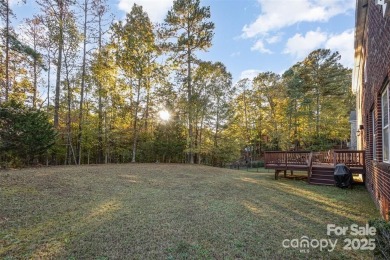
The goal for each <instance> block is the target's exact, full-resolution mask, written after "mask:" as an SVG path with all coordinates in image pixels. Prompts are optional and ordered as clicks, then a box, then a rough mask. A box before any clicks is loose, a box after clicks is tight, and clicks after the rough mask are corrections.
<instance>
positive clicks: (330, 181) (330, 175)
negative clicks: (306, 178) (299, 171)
mask: <svg viewBox="0 0 390 260" xmlns="http://www.w3.org/2000/svg"><path fill="white" fill-rule="evenodd" d="M310 184H315V185H328V186H334V185H335V181H334V167H313V168H312V173H311V177H310Z"/></svg>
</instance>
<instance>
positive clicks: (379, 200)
mask: <svg viewBox="0 0 390 260" xmlns="http://www.w3.org/2000/svg"><path fill="white" fill-rule="evenodd" d="M366 8H368V10H367V24H366V28H367V33H366V35H365V37H366V38H365V40H364V49H365V53H366V57H367V59H366V61H365V62H366V71H365V73H366V75H365V77H366V78H367V82H365V83H364V85H363V104H362V105H363V111H362V112H363V115H362V120H363V124H364V129H365V131H364V139H363V140H364V144H363V148H364V149H365V150H366V163H367V174H366V187H367V189H368V191H369V192H370V193H371V196H372V198H373V199H374V201H375V203H376V204H377V206H378V207H379V209H380V212H381V214H382V216H383V217H384V218H386V219H389V215H388V213H389V211H390V165H389V164H386V163H383V162H382V124H381V118H382V114H381V102H380V101H381V92H382V90H383V88H384V87H385V84H387V83H388V82H389V76H390V17H387V18H383V15H382V10H381V6H377V5H375V1H374V0H369V1H368V7H366ZM373 109H374V110H375V123H376V124H375V126H374V127H373V126H372V116H371V112H372V110H373ZM374 131H375V133H376V136H377V139H376V141H377V142H376V147H377V149H376V156H377V160H373V157H372V147H373V144H372V140H373V139H372V135H373V133H374Z"/></svg>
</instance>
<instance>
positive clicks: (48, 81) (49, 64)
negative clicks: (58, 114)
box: [47, 47, 51, 112]
mask: <svg viewBox="0 0 390 260" xmlns="http://www.w3.org/2000/svg"><path fill="white" fill-rule="evenodd" d="M47 53H48V58H47V59H48V68H47V112H49V106H50V69H51V61H50V58H51V56H50V47H49V48H48V51H47Z"/></svg>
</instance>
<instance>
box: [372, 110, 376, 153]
mask: <svg viewBox="0 0 390 260" xmlns="http://www.w3.org/2000/svg"><path fill="white" fill-rule="evenodd" d="M371 120H372V159H373V160H376V129H375V110H373V111H371Z"/></svg>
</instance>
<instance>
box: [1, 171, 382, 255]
mask: <svg viewBox="0 0 390 260" xmlns="http://www.w3.org/2000/svg"><path fill="white" fill-rule="evenodd" d="M374 217H379V214H378V212H377V210H376V208H375V206H374V204H373V202H372V201H371V199H370V197H369V194H368V192H367V191H366V190H365V189H364V188H363V187H356V188H355V189H352V190H341V189H338V188H335V187H325V186H313V185H308V184H307V183H306V182H303V181H294V180H286V179H283V178H281V179H280V180H277V181H275V180H274V179H273V173H267V172H264V173H257V172H247V171H237V170H229V169H220V168H211V167H206V166H194V165H193V166H191V165H178V164H123V165H102V166H81V167H51V168H35V169H24V170H9V171H2V172H0V258H4V259H20V258H55V259H123V258H127V259H128V258H131V259H260V258H261V259H265V258H267V259H275V258H278V259H279V258H280V259H282V258H284V259H291V258H330V259H350V258H369V257H371V252H369V251H359V250H350V251H348V250H343V248H342V246H341V245H343V243H342V241H341V240H342V239H344V238H345V237H340V239H339V240H340V241H339V242H338V246H337V247H336V249H335V251H333V252H328V251H326V250H324V251H320V250H319V249H310V252H309V253H301V252H300V251H299V250H298V249H294V248H288V249H285V248H283V246H282V241H283V240H284V239H294V238H301V237H302V236H309V237H310V238H316V239H322V238H329V237H328V236H327V235H326V225H327V224H330V223H334V224H337V225H339V226H350V225H351V224H354V223H356V224H358V225H364V224H365V223H367V221H368V219H371V218H374ZM331 238H332V239H336V238H338V237H335V236H332V237H331Z"/></svg>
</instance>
